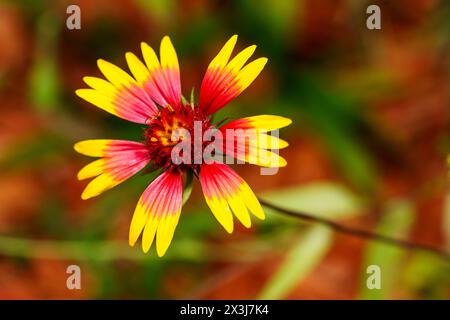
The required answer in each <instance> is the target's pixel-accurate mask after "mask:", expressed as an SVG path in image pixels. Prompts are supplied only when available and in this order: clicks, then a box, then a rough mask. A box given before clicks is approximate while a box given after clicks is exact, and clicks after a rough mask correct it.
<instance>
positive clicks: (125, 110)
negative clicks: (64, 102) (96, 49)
mask: <svg viewBox="0 0 450 320" xmlns="http://www.w3.org/2000/svg"><path fill="white" fill-rule="evenodd" d="M136 59H137V58H136ZM127 60H129V61H132V62H133V64H132V65H133V69H132V73H133V75H134V76H135V77H136V79H137V80H135V79H134V78H133V77H131V76H130V75H129V74H128V73H126V72H125V71H123V70H122V69H120V68H119V67H117V66H115V65H113V64H111V63H109V62H107V61H105V60H102V59H99V60H98V67H99V69H100V71H101V72H102V73H103V75H104V76H105V77H106V79H107V80H104V79H100V78H96V77H84V78H83V80H84V82H85V83H86V84H87V85H88V86H89V87H90V88H91V89H79V90H77V91H75V93H76V94H77V95H78V96H79V97H81V98H83V99H84V100H86V101H88V102H90V103H92V104H93V105H95V106H97V107H99V108H101V109H103V110H105V111H107V112H109V113H112V114H114V115H116V116H118V117H120V118H123V119H125V120H128V121H132V122H136V123H141V124H145V123H147V121H148V120H149V119H151V118H152V117H154V116H155V115H156V113H157V112H158V108H157V107H156V105H155V103H154V102H153V101H152V99H151V98H150V96H149V95H148V94H147V92H146V91H145V90H144V89H143V87H142V85H140V82H139V81H140V80H142V79H141V78H142V73H140V72H142V69H139V65H138V63H137V62H136V61H135V60H134V59H133V57H132V56H131V54H129V53H128V54H127ZM129 63H130V62H129ZM141 64H142V63H141ZM139 77H141V78H139Z"/></svg>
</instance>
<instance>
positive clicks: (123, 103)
mask: <svg viewBox="0 0 450 320" xmlns="http://www.w3.org/2000/svg"><path fill="white" fill-rule="evenodd" d="M236 41H237V36H236V35H235V36H233V37H231V38H230V39H229V40H228V42H227V43H226V44H225V46H224V47H223V48H222V49H221V50H220V52H219V54H218V55H217V56H216V57H215V58H214V59H213V60H212V62H211V63H210V64H209V66H208V69H207V71H206V74H205V76H204V79H203V81H202V84H201V88H200V98H199V103H198V104H195V103H194V101H191V102H187V101H186V100H185V99H184V98H183V97H182V94H181V85H180V69H179V65H178V58H177V55H176V52H175V49H174V47H173V45H172V43H171V41H170V39H169V37H167V36H166V37H164V38H163V39H162V41H161V47H160V58H159V59H158V57H157V56H156V53H155V52H154V50H153V49H152V48H151V47H150V46H148V45H147V44H145V43H142V44H141V49H142V55H143V58H144V62H142V61H141V60H140V59H139V58H137V57H136V56H135V55H134V54H132V53H130V52H128V53H127V54H126V60H127V64H128V67H129V69H130V71H131V74H132V75H130V74H128V73H127V72H125V71H123V70H122V69H120V68H118V67H117V66H115V65H113V64H111V63H109V62H106V61H104V60H101V59H100V60H98V67H99V69H100V70H101V72H102V73H103V75H104V76H105V78H106V80H104V79H100V78H95V77H85V78H84V82H85V83H86V84H87V85H88V86H89V87H90V88H88V89H79V90H77V91H76V93H77V95H78V96H80V97H81V98H83V99H85V100H86V101H88V102H90V103H92V104H94V105H96V106H97V107H99V108H101V109H103V110H105V111H107V112H110V113H112V114H114V115H116V116H118V117H120V118H123V119H125V120H128V121H132V122H135V123H138V124H141V125H144V126H145V130H144V135H143V139H142V141H141V142H134V141H126V140H105V139H99V140H85V141H81V142H78V143H76V144H75V146H74V148H75V150H76V151H77V152H79V153H81V154H84V155H87V156H92V157H99V158H100V159H98V160H95V161H93V162H91V163H89V164H88V165H86V166H85V167H84V168H82V169H81V170H80V172H79V173H78V178H79V179H80V180H81V179H88V178H94V179H93V180H92V181H91V182H90V183H89V184H88V185H87V187H86V188H85V190H84V191H83V193H82V195H81V197H82V199H89V198H91V197H94V196H97V195H99V194H100V193H102V192H104V191H106V190H108V189H111V188H113V187H114V186H116V185H118V184H119V183H121V182H123V181H125V180H126V179H128V178H129V177H131V176H132V175H134V174H136V173H137V172H139V171H140V170H142V169H143V168H144V167H146V166H147V165H150V166H151V168H153V169H162V173H161V174H160V175H159V176H158V177H157V178H156V179H155V180H153V181H152V182H151V183H150V185H149V186H148V187H147V188H146V190H145V191H144V193H143V194H142V196H141V198H140V199H139V202H138V204H137V206H136V209H135V211H134V214H133V218H132V221H131V226H130V233H129V243H130V245H131V246H134V244H135V243H136V241H137V240H138V238H139V236H141V235H142V249H143V251H144V252H147V251H148V250H149V249H150V247H151V245H152V243H153V241H154V239H156V251H157V253H158V255H159V256H162V255H164V253H165V252H166V250H167V248H168V247H169V245H170V242H171V241H172V238H173V234H174V231H175V228H176V226H177V224H178V219H179V217H180V213H181V207H182V204H183V179H184V180H186V179H185V176H187V175H190V174H194V175H195V176H196V177H198V179H199V181H200V184H201V187H202V190H203V194H204V196H205V200H206V202H207V204H208V206H209V207H210V209H211V211H212V213H213V214H214V216H215V217H216V218H217V220H218V221H219V223H220V224H221V225H222V226H223V227H224V228H225V230H226V231H228V232H229V233H231V232H233V216H235V217H236V218H237V219H238V220H239V221H240V222H241V223H242V224H243V225H244V226H245V227H247V228H249V227H250V226H251V220H250V214H253V215H254V216H256V217H257V218H260V219H264V212H263V210H262V208H261V205H260V203H259V201H258V199H257V197H256V196H255V194H254V193H253V191H252V190H251V189H250V187H249V186H248V185H247V183H246V182H245V181H244V180H243V179H242V178H241V177H240V176H239V175H238V174H237V173H236V172H235V171H233V170H232V169H231V168H230V167H228V166H227V165H226V164H224V163H223V161H219V160H218V156H219V155H227V156H228V157H231V158H234V159H237V160H240V161H242V162H248V163H252V164H257V165H261V166H266V167H282V166H285V165H286V161H285V160H284V159H283V158H282V157H280V156H278V154H276V153H274V152H272V151H270V149H275V150H277V149H281V148H283V147H285V146H287V143H286V142H285V141H283V140H281V139H279V138H277V137H275V136H273V135H269V134H268V132H269V131H273V130H276V129H279V128H282V127H285V126H287V125H289V124H290V123H291V120H289V119H287V118H284V117H279V116H272V115H260V116H255V117H248V118H243V119H237V120H233V121H231V122H228V123H226V124H224V125H219V124H214V123H213V121H212V115H213V114H214V113H215V112H216V111H218V110H219V109H221V108H222V107H224V106H225V105H226V104H227V103H229V102H230V101H231V100H233V99H234V98H236V97H237V96H238V95H239V94H240V93H241V92H242V91H243V90H245V89H246V88H247V87H248V86H249V85H250V84H251V83H252V82H253V80H254V79H255V78H256V77H257V76H258V74H259V73H260V72H261V70H262V69H263V68H264V65H265V64H266V62H267V58H259V59H256V60H254V61H252V62H250V63H247V61H248V60H249V58H250V57H251V56H252V54H253V52H254V51H255V48H256V46H250V47H248V48H246V49H244V50H243V51H241V52H240V53H238V54H237V55H236V56H235V57H234V58H232V59H231V60H230V57H231V54H232V51H233V49H234V46H235V45H236ZM249 131H250V134H249V135H247V134H246V135H245V137H244V138H243V139H241V135H240V134H232V135H228V132H232V133H235V132H240V133H242V132H249ZM206 132H210V133H211V135H214V136H215V139H214V142H211V141H210V140H208V141H204V140H203V138H204V135H205V134H206ZM211 147H212V148H211ZM207 151H208V152H207ZM205 154H208V156H205ZM180 158H182V160H183V161H178V160H179V159H180ZM177 159H178V160H177ZM186 159H189V160H186ZM198 160H199V161H198Z"/></svg>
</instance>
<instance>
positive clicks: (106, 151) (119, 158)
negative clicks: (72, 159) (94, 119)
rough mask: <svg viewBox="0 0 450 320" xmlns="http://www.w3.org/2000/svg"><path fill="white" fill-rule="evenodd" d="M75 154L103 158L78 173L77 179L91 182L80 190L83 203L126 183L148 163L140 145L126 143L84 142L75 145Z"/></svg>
mask: <svg viewBox="0 0 450 320" xmlns="http://www.w3.org/2000/svg"><path fill="white" fill-rule="evenodd" d="M74 148H75V150H76V151H77V152H79V153H82V154H85V155H88V156H94V157H103V158H101V159H98V160H95V161H93V162H91V163H89V164H88V165H86V166H85V167H84V168H82V169H81V170H80V171H79V172H78V179H79V180H84V179H88V178H92V177H96V178H95V179H93V180H92V181H91V182H90V183H89V184H88V185H87V186H86V188H85V189H84V191H83V193H82V195H81V198H82V199H83V200H85V199H89V198H92V197H95V196H97V195H99V194H101V193H103V192H104V191H106V190H109V189H111V188H113V187H115V186H116V185H118V184H119V183H121V182H123V181H125V180H127V179H128V178H130V177H131V176H133V175H135V174H136V173H137V172H139V171H140V170H141V169H143V168H144V167H145V166H146V165H147V164H148V162H149V161H150V157H149V153H148V150H147V147H146V146H145V145H144V144H141V143H138V142H134V141H126V140H107V139H99V140H85V141H81V142H78V143H76V144H75V146H74Z"/></svg>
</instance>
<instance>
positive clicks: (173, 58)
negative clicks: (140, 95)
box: [141, 36, 181, 108]
mask: <svg viewBox="0 0 450 320" xmlns="http://www.w3.org/2000/svg"><path fill="white" fill-rule="evenodd" d="M141 49H142V55H143V57H144V61H145V63H146V65H147V69H148V70H149V74H148V76H147V78H146V79H145V80H143V81H142V83H143V86H144V88H145V90H146V91H147V92H148V94H149V95H150V97H151V98H152V99H153V100H154V101H155V102H156V103H157V104H158V105H160V106H162V107H166V106H167V105H170V106H172V107H174V108H177V107H178V106H180V105H181V84H180V68H179V65H178V58H177V54H176V51H175V48H174V47H173V45H172V42H171V41H170V38H169V37H168V36H165V37H164V38H163V39H162V40H161V46H160V60H161V63H160V62H159V60H158V57H157V56H156V53H155V51H154V50H153V49H152V48H151V47H150V46H149V45H147V44H146V43H144V42H143V43H141Z"/></svg>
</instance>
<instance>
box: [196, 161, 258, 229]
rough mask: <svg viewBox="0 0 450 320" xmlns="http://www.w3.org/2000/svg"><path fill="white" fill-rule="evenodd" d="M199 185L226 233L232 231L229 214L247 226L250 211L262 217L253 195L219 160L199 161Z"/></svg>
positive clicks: (244, 183) (248, 224)
mask: <svg viewBox="0 0 450 320" xmlns="http://www.w3.org/2000/svg"><path fill="white" fill-rule="evenodd" d="M200 184H201V186H202V190H203V195H204V196H205V200H206V203H207V204H208V206H209V208H210V209H211V211H212V213H213V214H214V216H215V217H216V219H217V220H218V221H219V223H220V224H221V225H222V226H223V227H224V228H225V230H226V231H227V232H229V233H231V232H233V216H232V213H233V214H234V215H235V216H236V218H238V220H239V221H240V222H241V223H242V224H243V225H244V226H245V227H247V228H249V227H250V226H251V221H250V215H249V212H251V213H253V215H255V216H256V217H258V218H260V219H264V212H263V210H262V208H261V205H260V204H259V201H258V199H257V198H256V196H255V194H254V193H253V191H252V190H251V189H250V187H249V186H248V185H247V183H246V182H245V181H244V180H243V179H242V178H241V177H239V175H237V173H236V172H234V171H233V170H232V169H231V168H230V167H228V166H226V165H224V164H220V163H212V164H202V166H201V170H200Z"/></svg>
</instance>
